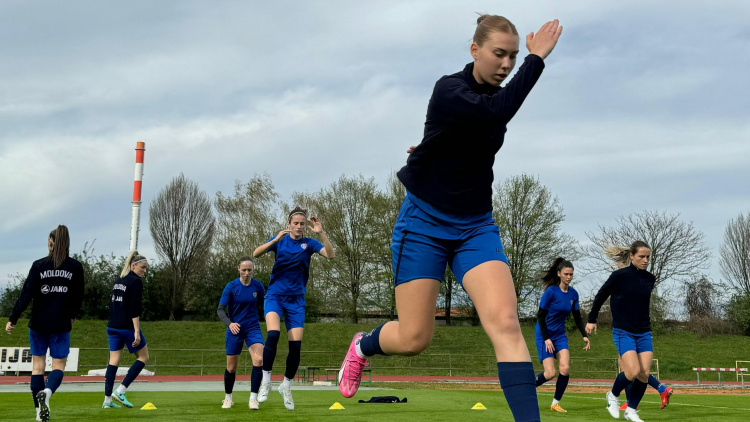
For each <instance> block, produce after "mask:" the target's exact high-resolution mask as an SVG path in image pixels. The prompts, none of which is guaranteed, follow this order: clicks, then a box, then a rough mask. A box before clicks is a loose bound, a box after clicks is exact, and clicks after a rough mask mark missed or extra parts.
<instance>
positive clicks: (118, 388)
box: [115, 384, 128, 394]
mask: <svg viewBox="0 0 750 422" xmlns="http://www.w3.org/2000/svg"><path fill="white" fill-rule="evenodd" d="M115 391H117V394H125V392H126V391H128V387H125V386H124V385H122V384H120V386H119V387H117V390H115Z"/></svg>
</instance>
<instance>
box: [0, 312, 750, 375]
mask: <svg viewBox="0 0 750 422" xmlns="http://www.w3.org/2000/svg"><path fill="white" fill-rule="evenodd" d="M27 323H28V320H20V321H19V323H18V326H17V328H16V332H15V333H14V334H13V335H11V336H9V335H6V334H5V333H3V334H2V335H0V346H28V344H29V339H28V334H27V329H26V324H27ZM105 326H106V321H93V320H83V321H76V323H75V325H74V327H73V331H72V333H71V345H72V347H79V348H99V349H101V350H89V351H85V352H82V353H81V357H80V364H81V369H82V371H81V372H82V373H86V371H87V370H88V369H90V368H102V367H104V366H106V361H107V354H108V352H107V350H106V349H105V348H106V347H107V337H106V333H105ZM142 326H143V330H144V332H145V335H146V338H147V340H148V343H149V349H151V350H152V351H153V350H156V349H211V350H212V352H183V351H172V352H168V351H157V352H152V353H151V361H150V362H149V367H150V369H155V368H156V372H157V373H158V374H162V375H169V374H198V373H200V369H199V368H197V366H198V365H199V364H201V363H202V364H203V365H204V371H203V373H204V374H222V373H223V372H224V365H225V359H226V358H225V357H224V330H225V328H224V326H223V325H222V324H221V322H219V321H215V322H212V321H172V322H170V321H154V322H151V321H145V322H143V325H142ZM372 328H374V325H373V324H370V325H366V324H342V323H336V324H323V323H312V324H306V326H305V337H304V341H303V344H302V365H316V366H325V367H338V366H339V365H340V362H341V359H342V358H343V354H344V353H345V351H346V349H347V348H348V347H349V342H350V341H351V337H352V335H353V334H354V333H355V332H357V331H369V330H371V329H372ZM522 328H523V332H524V336H525V337H526V343H527V345H528V346H529V351H530V354H531V355H532V356H535V355H536V348H535V346H534V327H533V326H530V325H525V326H523V327H522ZM263 329H264V334H265V325H263ZM281 335H282V337H281V339H280V342H279V354H278V357H277V360H276V361H277V362H283V361H284V359H285V356H286V351H287V348H286V337H285V336H286V333H285V332H284V331H282V334H281ZM568 338H569V343H570V348H571V349H570V354H571V371H572V373H571V375H572V376H573V377H574V378H614V375H615V374H616V372H615V369H616V363H615V361H614V358H615V357H616V356H617V352H616V351H615V347H614V344H613V342H612V334H611V331H610V330H609V329H608V328H606V327H605V328H602V329H600V330H599V333H598V334H596V335H593V336H592V337H591V350H589V351H587V352H584V351H583V350H581V348H582V347H583V341H582V340H581V338H580V334H578V333H577V332H569V333H568ZM654 349H655V354H654V356H655V357H656V358H657V359H659V363H660V368H659V369H660V378H661V379H665V380H695V373H694V372H693V371H692V370H691V368H692V367H694V366H713V367H734V364H735V361H736V360H746V361H750V337H747V336H711V337H705V338H699V337H697V336H696V335H695V334H693V333H690V332H685V331H677V332H665V333H660V332H657V333H654ZM687 351H689V353H688V352H687ZM246 357H247V353H245V354H243V360H244V359H245V358H246ZM128 359H131V360H128ZM532 361H533V363H534V365H535V369H537V370H539V369H540V368H541V365H539V362H538V361H537V360H536V359H534V358H532ZM130 362H132V358H131V357H126V358H125V359H124V360H123V365H129V364H130ZM241 364H242V361H241ZM371 364H372V366H373V373H375V374H380V375H390V374H394V375H441V376H445V375H449V370H448V369H446V368H449V367H450V368H453V370H452V371H450V375H462V376H469V375H473V376H496V375H497V368H496V365H495V363H494V354H493V351H492V346H491V344H490V342H489V340H488V339H487V336H486V335H485V334H484V332H483V330H482V328H481V327H466V326H460V327H456V326H453V327H445V326H438V327H436V329H435V336H434V339H433V341H432V344H431V345H430V347H429V348H428V349H427V351H426V352H425V353H424V354H423V355H420V356H415V357H389V358H380V357H376V358H374V359H373V360H372V362H371ZM170 365H195V367H192V368H187V367H177V366H170ZM613 365H614V366H613ZM593 369H596V370H598V371H602V372H589V371H591V370H593ZM242 372H243V367H242V366H241V367H240V373H242ZM282 372H283V365H282V364H277V365H276V366H275V368H274V373H282ZM702 378H703V377H702ZM724 379H725V380H728V378H726V377H724ZM705 380H711V381H715V380H716V375H715V374H711V375H708V374H706V378H705Z"/></svg>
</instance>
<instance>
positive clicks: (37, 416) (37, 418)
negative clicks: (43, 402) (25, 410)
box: [34, 407, 42, 421]
mask: <svg viewBox="0 0 750 422" xmlns="http://www.w3.org/2000/svg"><path fill="white" fill-rule="evenodd" d="M34 409H36V420H38V421H40V420H42V418H40V417H39V408H38V407H35V408H34Z"/></svg>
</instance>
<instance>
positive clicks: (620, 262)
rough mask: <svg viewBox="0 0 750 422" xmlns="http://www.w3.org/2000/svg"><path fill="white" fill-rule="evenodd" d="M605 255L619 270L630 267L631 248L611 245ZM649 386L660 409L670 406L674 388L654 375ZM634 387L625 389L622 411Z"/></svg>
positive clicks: (619, 359)
mask: <svg viewBox="0 0 750 422" xmlns="http://www.w3.org/2000/svg"><path fill="white" fill-rule="evenodd" d="M604 254H605V255H606V256H608V257H609V258H610V259H612V260H613V261H614V262H615V264H616V265H617V268H625V267H629V266H630V248H621V247H619V246H614V245H610V246H608V247H606V248H605V249H604ZM617 360H618V362H617V363H618V365H619V366H620V368H622V358H621V357H619V356H618V357H617ZM648 385H649V386H650V387H652V388H653V389H655V390H656V391H657V392H658V393H659V397H660V398H661V406H660V407H659V408H660V409H664V408H665V407H667V405H668V404H669V400H670V399H671V397H672V392H673V390H672V387H668V386H666V385H664V384H662V383H661V382H660V381H659V380H658V379H657V378H656V377H655V376H654V374H649V375H648ZM632 386H633V383H630V384H628V386H627V387H625V398H626V401H625V403H623V404H622V406H620V410H625V409H627V408H628V402H627V401H628V400H630V389H631V388H632ZM636 410H637V409H636Z"/></svg>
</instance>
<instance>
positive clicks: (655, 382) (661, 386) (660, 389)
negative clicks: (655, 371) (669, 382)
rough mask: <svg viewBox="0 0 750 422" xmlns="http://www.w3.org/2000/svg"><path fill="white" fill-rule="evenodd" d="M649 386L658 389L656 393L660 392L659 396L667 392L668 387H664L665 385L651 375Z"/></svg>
mask: <svg viewBox="0 0 750 422" xmlns="http://www.w3.org/2000/svg"><path fill="white" fill-rule="evenodd" d="M648 385H650V386H652V387H654V388H656V391H658V392H659V394H661V393H663V392H665V391H667V386H666V385H664V384H662V383H660V382H659V380H658V379H656V377H655V376H653V375H651V374H649V376H648Z"/></svg>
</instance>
